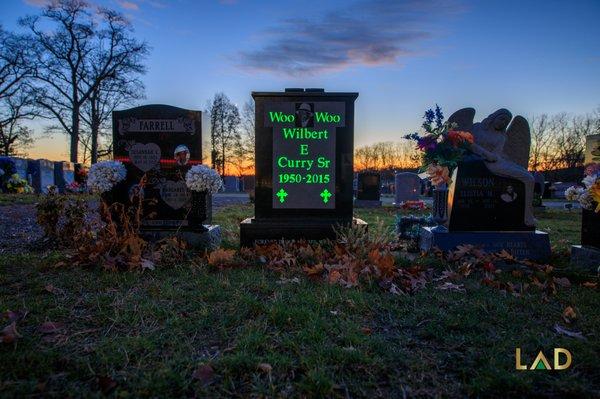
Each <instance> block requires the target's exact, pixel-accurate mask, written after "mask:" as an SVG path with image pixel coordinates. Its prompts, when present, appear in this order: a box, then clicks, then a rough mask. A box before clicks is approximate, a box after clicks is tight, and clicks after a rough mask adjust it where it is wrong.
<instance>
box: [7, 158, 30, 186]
mask: <svg viewBox="0 0 600 399" xmlns="http://www.w3.org/2000/svg"><path fill="white" fill-rule="evenodd" d="M11 159H12V160H13V162H14V163H15V169H16V171H17V172H16V173H17V174H18V175H19V177H21V178H22V179H25V180H27V181H29V176H28V174H27V167H28V163H29V160H27V159H23V158H13V157H11Z"/></svg>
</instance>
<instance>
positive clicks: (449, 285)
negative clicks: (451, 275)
mask: <svg viewBox="0 0 600 399" xmlns="http://www.w3.org/2000/svg"><path fill="white" fill-rule="evenodd" d="M435 288H436V289H438V290H444V291H457V292H466V290H465V287H464V286H463V285H462V284H453V283H451V282H449V281H447V282H445V283H444V284H442V285H438V286H437V287H435Z"/></svg>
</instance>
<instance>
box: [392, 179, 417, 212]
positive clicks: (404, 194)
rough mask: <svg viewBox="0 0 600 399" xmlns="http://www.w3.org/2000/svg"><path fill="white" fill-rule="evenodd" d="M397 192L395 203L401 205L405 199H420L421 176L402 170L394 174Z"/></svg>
mask: <svg viewBox="0 0 600 399" xmlns="http://www.w3.org/2000/svg"><path fill="white" fill-rule="evenodd" d="M394 185H395V189H396V193H395V196H394V203H395V204H396V205H400V204H401V203H403V202H405V201H417V200H419V193H420V192H421V178H420V177H419V175H417V174H416V173H411V172H402V173H396V175H395V176H394Z"/></svg>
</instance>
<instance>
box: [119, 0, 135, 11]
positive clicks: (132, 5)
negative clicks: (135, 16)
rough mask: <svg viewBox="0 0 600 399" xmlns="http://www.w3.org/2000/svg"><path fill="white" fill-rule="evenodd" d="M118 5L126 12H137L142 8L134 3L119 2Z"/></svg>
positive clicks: (122, 0) (124, 0)
mask: <svg viewBox="0 0 600 399" xmlns="http://www.w3.org/2000/svg"><path fill="white" fill-rule="evenodd" d="M117 3H118V4H119V5H120V6H121V7H122V8H124V9H126V10H132V11H137V10H139V9H140V6H139V5H138V4H137V3H134V2H132V1H126V0H117Z"/></svg>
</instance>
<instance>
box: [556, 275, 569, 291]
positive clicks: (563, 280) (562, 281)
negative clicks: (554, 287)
mask: <svg viewBox="0 0 600 399" xmlns="http://www.w3.org/2000/svg"><path fill="white" fill-rule="evenodd" d="M554 282H555V283H556V284H558V285H559V286H561V287H564V288H568V287H570V286H571V281H569V279H568V278H566V277H554Z"/></svg>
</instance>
